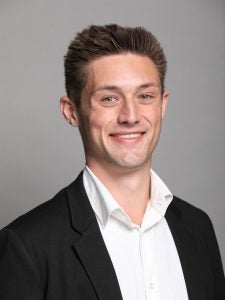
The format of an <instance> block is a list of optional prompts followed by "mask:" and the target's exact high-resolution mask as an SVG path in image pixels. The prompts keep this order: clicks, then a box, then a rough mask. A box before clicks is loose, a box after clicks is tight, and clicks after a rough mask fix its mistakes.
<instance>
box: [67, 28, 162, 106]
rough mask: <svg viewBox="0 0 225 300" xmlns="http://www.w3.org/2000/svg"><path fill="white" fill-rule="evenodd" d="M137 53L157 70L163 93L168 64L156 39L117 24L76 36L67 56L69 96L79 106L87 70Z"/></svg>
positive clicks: (140, 31) (88, 29)
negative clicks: (91, 65)
mask: <svg viewBox="0 0 225 300" xmlns="http://www.w3.org/2000/svg"><path fill="white" fill-rule="evenodd" d="M127 52H129V53H134V54H139V55H143V56H147V57H149V58H150V59H151V60H152V61H153V62H154V64H155V66H156V67H157V70H158V72H159V78H160V83H161V90H162V92H163V91H164V81H165V75H166V70H167V61H166V57H165V55H164V52H163V49H162V47H161V46H160V44H159V42H158V40H157V39H156V37H155V36H154V35H153V34H152V33H151V32H149V31H147V30H146V29H144V28H143V27H134V28H132V27H121V26H119V25H116V24H111V25H105V26H96V25H92V26H90V27H88V28H87V29H84V30H83V31H81V32H79V33H77V35H76V36H75V38H74V39H73V40H72V42H71V43H70V45H69V47H68V51H67V54H66V55H65V57H64V59H65V60H64V66H65V86H66V92H67V95H68V97H69V98H70V99H71V100H72V101H73V102H74V103H75V104H76V106H77V107H79V104H80V98H81V93H82V90H83V88H84V87H85V85H86V82H87V74H86V72H85V71H86V67H87V66H88V64H89V63H90V62H91V61H93V60H95V59H97V58H100V57H102V56H107V55H114V54H122V53H127Z"/></svg>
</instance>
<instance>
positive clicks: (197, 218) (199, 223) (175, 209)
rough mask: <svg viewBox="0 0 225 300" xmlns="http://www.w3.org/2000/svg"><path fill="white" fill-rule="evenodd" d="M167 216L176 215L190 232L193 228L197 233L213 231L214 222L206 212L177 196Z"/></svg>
mask: <svg viewBox="0 0 225 300" xmlns="http://www.w3.org/2000/svg"><path fill="white" fill-rule="evenodd" d="M167 215H169V216H172V215H176V216H177V217H178V219H179V220H181V221H182V223H183V224H184V225H186V226H187V227H188V228H189V230H190V229H191V228H193V230H196V231H198V230H200V231H201V230H204V231H205V230H212V229H213V227H212V222H211V220H210V218H209V216H208V214H207V213H206V212H205V211H204V210H202V209H200V208H198V207H196V206H194V205H192V204H190V203H188V202H186V201H184V200H182V199H180V198H178V197H176V196H174V198H173V201H172V202H171V204H170V206H169V208H168V211H167Z"/></svg>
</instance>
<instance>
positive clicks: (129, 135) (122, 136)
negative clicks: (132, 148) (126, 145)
mask: <svg viewBox="0 0 225 300" xmlns="http://www.w3.org/2000/svg"><path fill="white" fill-rule="evenodd" d="M141 135H142V133H126V134H112V136H114V137H117V138H119V139H135V138H137V137H139V136H141Z"/></svg>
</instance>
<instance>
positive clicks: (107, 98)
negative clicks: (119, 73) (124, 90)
mask: <svg viewBox="0 0 225 300" xmlns="http://www.w3.org/2000/svg"><path fill="white" fill-rule="evenodd" d="M100 102H101V103H102V104H104V105H113V104H115V103H116V102H117V98H116V97H115V96H104V97H102V98H101V99H100Z"/></svg>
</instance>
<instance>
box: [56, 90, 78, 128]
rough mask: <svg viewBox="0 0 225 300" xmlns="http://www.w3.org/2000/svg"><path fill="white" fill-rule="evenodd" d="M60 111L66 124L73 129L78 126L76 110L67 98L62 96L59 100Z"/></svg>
mask: <svg viewBox="0 0 225 300" xmlns="http://www.w3.org/2000/svg"><path fill="white" fill-rule="evenodd" d="M60 110H61V113H62V114H63V116H64V118H65V119H66V121H67V122H68V123H70V124H71V125H72V126H74V127H77V126H79V121H78V113H77V109H76V107H75V104H74V103H73V101H72V100H70V99H69V97H67V96H63V97H61V98H60Z"/></svg>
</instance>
